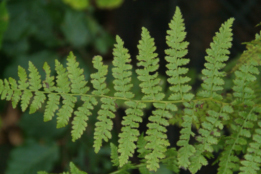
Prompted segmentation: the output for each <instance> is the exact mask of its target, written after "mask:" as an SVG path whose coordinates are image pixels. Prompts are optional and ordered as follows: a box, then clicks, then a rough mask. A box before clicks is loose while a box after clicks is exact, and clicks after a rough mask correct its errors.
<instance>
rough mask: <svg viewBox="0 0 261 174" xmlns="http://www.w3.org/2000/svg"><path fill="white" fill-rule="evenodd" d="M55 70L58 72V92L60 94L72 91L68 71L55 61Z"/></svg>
mask: <svg viewBox="0 0 261 174" xmlns="http://www.w3.org/2000/svg"><path fill="white" fill-rule="evenodd" d="M55 70H56V72H57V76H56V83H57V88H56V91H57V92H59V93H69V92H70V90H71V88H70V84H71V83H70V81H69V79H68V72H67V71H66V68H64V67H63V65H62V64H61V63H60V62H59V61H58V60H55Z"/></svg>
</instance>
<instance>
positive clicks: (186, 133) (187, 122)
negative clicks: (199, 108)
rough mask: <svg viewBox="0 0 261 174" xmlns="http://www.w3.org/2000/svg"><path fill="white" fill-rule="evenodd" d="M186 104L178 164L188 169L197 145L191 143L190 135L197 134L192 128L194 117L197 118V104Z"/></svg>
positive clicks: (179, 142) (179, 143)
mask: <svg viewBox="0 0 261 174" xmlns="http://www.w3.org/2000/svg"><path fill="white" fill-rule="evenodd" d="M184 106H185V107H186V108H185V109H184V116H183V123H182V124H181V126H182V129H181V131H180V134H181V135H180V138H179V141H178V142H177V145H178V146H181V148H180V149H179V150H178V155H177V158H178V165H179V167H184V168H185V169H187V168H188V167H189V165H190V164H191V163H190V160H189V158H190V157H191V156H192V155H193V154H194V153H195V151H196V150H195V147H194V146H193V145H191V144H189V140H190V136H194V135H195V134H194V133H193V132H192V130H191V126H192V122H193V119H195V113H194V112H195V110H196V109H195V106H196V104H195V103H193V102H190V103H188V102H185V103H184Z"/></svg>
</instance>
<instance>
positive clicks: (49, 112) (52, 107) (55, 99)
mask: <svg viewBox="0 0 261 174" xmlns="http://www.w3.org/2000/svg"><path fill="white" fill-rule="evenodd" d="M59 103H60V96H59V95H57V94H53V93H52V94H48V101H47V105H46V106H45V111H44V121H50V120H52V118H53V116H54V114H55V111H56V110H57V109H59V107H58V105H59Z"/></svg>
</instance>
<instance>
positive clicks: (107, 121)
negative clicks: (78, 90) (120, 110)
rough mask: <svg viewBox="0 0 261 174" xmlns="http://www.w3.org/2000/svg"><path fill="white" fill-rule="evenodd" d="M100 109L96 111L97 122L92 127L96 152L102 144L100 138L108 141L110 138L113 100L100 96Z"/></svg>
mask: <svg viewBox="0 0 261 174" xmlns="http://www.w3.org/2000/svg"><path fill="white" fill-rule="evenodd" d="M101 102H102V105H101V109H100V110H99V112H98V117H97V119H98V122H97V123H96V124H95V129H94V145H93V147H94V148H95V152H96V153H98V151H99V150H100V147H101V145H102V140H104V141H105V142H108V140H109V139H111V132H110V131H111V130H112V125H113V123H112V120H111V119H113V118H114V117H115V115H114V113H113V112H115V111H116V109H115V100H114V99H112V98H101Z"/></svg>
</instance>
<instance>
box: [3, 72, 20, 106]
mask: <svg viewBox="0 0 261 174" xmlns="http://www.w3.org/2000/svg"><path fill="white" fill-rule="evenodd" d="M9 83H10V86H11V89H12V90H13V95H12V106H13V108H16V106H17V104H18V102H19V101H20V98H21V95H22V92H21V91H20V90H18V85H17V83H16V80H15V79H13V78H11V77H9ZM0 86H1V85H0ZM0 91H1V89H0ZM10 94H11V93H10ZM10 94H9V95H10Z"/></svg>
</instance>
